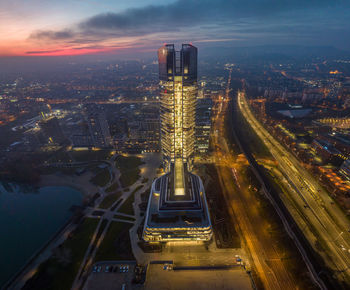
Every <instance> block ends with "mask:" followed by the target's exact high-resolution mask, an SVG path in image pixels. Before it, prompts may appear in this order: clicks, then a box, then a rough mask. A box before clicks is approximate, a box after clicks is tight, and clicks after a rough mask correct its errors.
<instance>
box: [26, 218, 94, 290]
mask: <svg viewBox="0 0 350 290" xmlns="http://www.w3.org/2000/svg"><path fill="white" fill-rule="evenodd" d="M98 222H99V220H97V219H89V218H86V219H85V220H84V221H83V223H82V224H81V225H79V227H78V228H77V229H76V230H75V231H74V232H73V234H72V236H71V237H69V238H68V239H67V240H66V241H65V242H64V243H63V244H62V245H61V246H59V247H58V248H57V250H55V253H54V254H53V255H52V256H51V257H50V258H49V259H48V260H47V261H45V262H44V263H42V264H41V265H40V266H39V269H38V271H37V272H36V274H35V275H34V276H33V277H32V278H31V279H29V280H28V281H27V282H26V284H25V286H24V287H23V288H22V289H57V290H61V289H70V288H71V286H72V283H73V281H74V278H75V276H76V274H77V272H78V270H79V267H80V264H81V262H82V260H83V257H84V254H85V251H86V249H87V247H88V245H89V243H90V240H91V238H92V236H93V233H94V231H95V229H96V227H97V224H98Z"/></svg>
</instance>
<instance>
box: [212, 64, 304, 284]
mask: <svg viewBox="0 0 350 290" xmlns="http://www.w3.org/2000/svg"><path fill="white" fill-rule="evenodd" d="M230 82H231V71H230V76H229V79H228V84H227V88H226V95H225V97H224V98H220V99H219V100H218V102H217V104H216V106H217V108H218V110H217V115H216V116H214V121H213V128H214V134H213V145H214V147H215V148H216V151H215V163H216V164H217V170H218V173H219V178H220V183H221V186H222V188H223V189H224V191H225V195H226V200H227V202H228V204H229V205H230V213H231V215H232V218H233V219H234V220H237V222H238V225H239V228H240V230H241V232H242V236H243V238H244V240H245V246H246V249H247V250H248V252H249V253H250V256H251V260H252V262H253V264H254V266H255V270H256V272H257V274H258V276H259V278H260V279H261V282H262V284H263V285H264V287H265V288H266V289H281V288H285V289H295V288H296V285H297V284H298V283H297V281H295V280H293V277H292V276H291V275H290V273H288V271H287V269H286V268H285V265H284V264H283V262H282V260H281V258H282V256H281V253H279V252H278V251H277V249H276V247H275V246H274V241H273V240H272V238H271V236H270V235H269V234H268V232H267V231H266V229H267V228H268V224H267V223H266V221H264V220H263V219H262V218H261V217H260V216H259V215H258V212H257V207H258V206H259V204H258V201H257V200H256V199H255V198H254V196H253V195H252V194H251V192H250V191H249V189H248V186H249V185H248V184H245V183H244V181H243V179H242V177H241V176H240V174H239V173H238V174H235V173H236V172H237V171H238V172H239V170H236V169H235V168H232V165H233V164H235V166H236V164H238V163H234V160H235V156H233V154H231V153H230V151H229V148H228V144H227V141H226V138H225V137H226V136H225V130H224V120H225V119H224V118H223V116H224V114H225V111H226V110H227V108H228V104H229V86H230ZM225 163H226V164H227V165H226V166H225V165H224V164H225ZM229 164H231V166H228V165H229ZM237 168H238V167H237Z"/></svg>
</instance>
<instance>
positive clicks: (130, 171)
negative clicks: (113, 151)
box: [115, 155, 143, 187]
mask: <svg viewBox="0 0 350 290" xmlns="http://www.w3.org/2000/svg"><path fill="white" fill-rule="evenodd" d="M115 164H116V167H117V168H118V169H119V170H120V173H121V175H120V183H121V184H122V186H123V187H128V186H130V185H133V184H134V183H135V182H136V181H137V180H138V179H139V178H140V169H139V166H140V165H141V164H143V162H142V161H141V158H139V157H136V156H128V157H125V156H122V155H119V156H118V157H117V158H116V161H115Z"/></svg>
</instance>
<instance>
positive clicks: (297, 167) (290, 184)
mask: <svg viewBox="0 0 350 290" xmlns="http://www.w3.org/2000/svg"><path fill="white" fill-rule="evenodd" d="M237 101H238V106H239V108H240V111H241V112H242V114H243V116H244V118H245V119H246V120H247V121H248V123H249V124H250V126H251V127H252V128H253V130H254V131H255V133H256V134H257V135H258V136H259V138H260V139H261V140H262V142H263V143H264V144H265V145H266V147H267V148H268V150H269V151H270V153H271V154H272V156H273V157H274V158H275V159H276V161H277V162H278V168H279V170H280V172H281V173H282V174H283V176H284V177H283V180H280V182H281V183H287V186H286V187H285V189H286V195H288V196H281V198H282V200H283V201H284V202H285V203H286V206H287V208H289V209H290V210H291V213H292V215H293V217H294V219H295V220H296V222H297V223H298V224H299V226H300V227H302V229H303V232H304V233H305V236H306V238H307V239H308V240H309V242H310V244H311V245H313V247H314V249H315V250H316V251H318V252H319V253H320V254H321V255H322V256H323V258H324V260H325V262H326V264H327V265H328V266H329V267H330V268H331V269H332V270H333V271H334V273H335V276H336V277H337V279H339V280H343V281H344V282H345V283H347V284H348V285H350V233H349V227H350V223H349V220H348V218H347V217H346V216H345V214H344V213H343V212H342V211H341V209H340V208H339V207H338V206H337V205H336V204H335V203H334V202H332V199H331V198H330V197H329V195H328V193H327V192H326V191H325V190H324V189H323V188H322V187H321V186H320V185H319V184H318V182H317V180H316V179H315V178H314V177H313V176H312V175H311V174H310V173H309V172H308V171H307V170H306V169H305V168H304V167H302V165H301V164H300V162H299V161H298V160H297V159H296V157H295V156H294V155H293V154H291V153H290V152H289V151H288V150H287V149H286V148H284V147H283V146H282V145H281V144H280V143H279V142H278V141H276V139H275V138H274V137H273V136H272V135H271V134H269V132H268V131H267V130H266V129H265V128H264V127H263V126H262V125H261V124H260V122H259V121H258V120H257V119H256V118H255V116H254V115H253V113H252V111H251V109H250V107H249V105H248V102H247V100H246V97H245V93H244V92H239V93H238V98H237ZM316 244H317V246H316ZM320 248H322V249H321V250H320Z"/></svg>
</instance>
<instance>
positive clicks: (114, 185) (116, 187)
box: [106, 182, 118, 192]
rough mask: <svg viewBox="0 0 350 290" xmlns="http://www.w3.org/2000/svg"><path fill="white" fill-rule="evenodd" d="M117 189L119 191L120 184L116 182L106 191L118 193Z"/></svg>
mask: <svg viewBox="0 0 350 290" xmlns="http://www.w3.org/2000/svg"><path fill="white" fill-rule="evenodd" d="M117 189H118V183H117V182H114V183H113V184H112V185H111V186H110V187H108V188H107V189H106V192H113V191H116V190H117Z"/></svg>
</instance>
